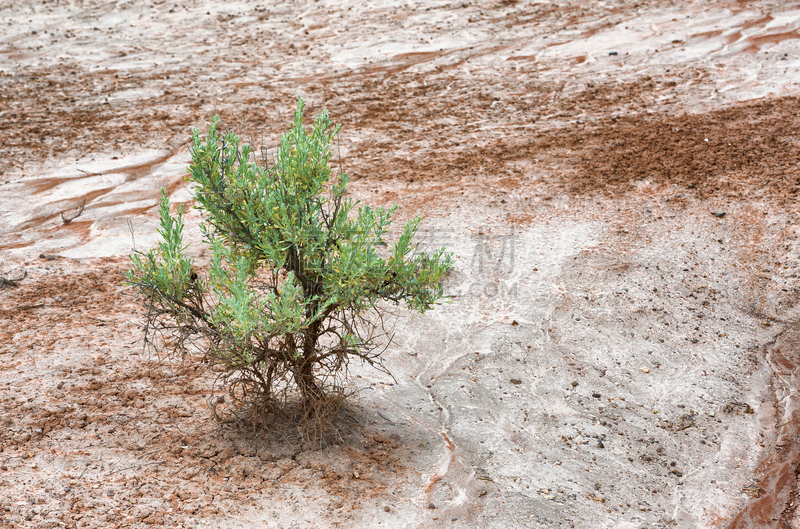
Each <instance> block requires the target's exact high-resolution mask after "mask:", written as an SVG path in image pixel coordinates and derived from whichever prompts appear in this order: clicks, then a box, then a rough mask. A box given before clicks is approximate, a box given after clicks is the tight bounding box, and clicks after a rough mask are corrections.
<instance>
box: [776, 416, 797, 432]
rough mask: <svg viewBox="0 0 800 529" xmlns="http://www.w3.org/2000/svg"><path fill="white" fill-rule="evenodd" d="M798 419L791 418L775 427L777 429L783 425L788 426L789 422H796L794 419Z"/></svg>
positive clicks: (795, 418)
mask: <svg viewBox="0 0 800 529" xmlns="http://www.w3.org/2000/svg"><path fill="white" fill-rule="evenodd" d="M796 420H797V417H794V418H793V419H789V420H788V421H786V422H782V423H780V424H779V425H777V426H776V427H775V429H776V430H777V429H778V428H780V427H781V426H786V425H787V424H789V423H790V422H794V421H796Z"/></svg>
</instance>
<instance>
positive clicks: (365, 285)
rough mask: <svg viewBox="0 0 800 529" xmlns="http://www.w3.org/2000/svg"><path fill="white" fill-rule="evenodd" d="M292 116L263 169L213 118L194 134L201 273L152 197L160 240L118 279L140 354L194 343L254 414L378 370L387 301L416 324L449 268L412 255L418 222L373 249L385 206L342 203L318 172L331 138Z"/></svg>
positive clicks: (318, 397) (315, 399)
mask: <svg viewBox="0 0 800 529" xmlns="http://www.w3.org/2000/svg"><path fill="white" fill-rule="evenodd" d="M303 109H304V101H303V99H302V98H300V99H298V103H297V109H296V111H295V113H294V122H293V123H292V126H291V128H290V130H289V132H288V133H286V134H283V135H282V136H281V138H280V144H279V147H278V150H277V154H276V155H275V157H274V159H273V160H271V161H270V160H267V159H265V157H264V158H262V163H257V162H256V161H254V160H255V156H253V151H252V149H251V147H249V146H240V138H239V137H238V136H236V135H234V134H232V133H225V134H221V133H220V132H219V131H218V117H216V116H215V117H214V119H213V121H212V123H211V124H210V125H209V126H208V137H207V138H205V140H201V139H200V134H199V132H198V131H197V130H196V129H195V130H194V134H193V148H192V151H191V154H192V163H191V165H190V167H189V173H190V175H189V177H188V178H189V180H190V181H192V182H194V184H196V185H195V189H194V194H195V199H196V201H197V206H196V207H197V208H199V209H200V210H201V211H202V212H203V219H204V220H203V222H202V224H201V230H202V234H203V238H204V242H205V243H206V244H208V245H209V246H210V248H211V250H212V252H211V253H212V256H211V260H210V265H209V266H208V267H207V273H201V270H200V269H199V267H198V266H196V265H195V264H194V262H193V260H192V259H191V258H189V257H187V256H186V254H185V250H186V248H187V246H186V245H185V244H184V242H183V228H184V226H183V220H182V216H183V207H182V206H181V207H178V208H177V216H176V217H172V216H171V215H170V204H169V200H168V199H167V196H166V191H165V190H163V189H162V194H161V201H160V210H159V211H160V215H161V228H160V230H159V233H160V235H161V237H162V239H163V240H162V242H160V243H159V245H158V247H157V248H155V249H152V250H150V251H148V252H134V253H133V254H132V255H131V260H132V267H131V270H130V271H129V272H127V274H126V281H127V284H129V285H133V286H134V287H136V289H137V291H138V292H139V294H141V298H140V299H142V302H143V304H144V307H145V309H146V314H147V325H146V328H145V340H146V343H147V344H149V345H151V346H154V347H155V348H156V350H157V351H159V352H160V351H163V350H165V349H166V350H167V351H168V352H174V351H181V352H183V351H185V349H186V347H187V346H188V344H190V343H191V344H194V345H195V346H197V347H198V348H199V350H200V351H201V352H202V353H204V355H205V357H206V359H207V360H211V361H213V363H215V364H216V365H217V366H218V368H219V369H220V371H221V373H222V376H223V378H224V379H225V383H226V386H227V388H228V390H229V392H230V395H231V396H232V397H233V398H234V400H235V401H239V402H240V403H247V404H249V405H250V406H248V409H250V410H251V411H254V412H255V413H256V415H258V414H259V413H263V412H265V411H270V410H274V409H280V408H281V407H282V406H285V405H286V404H287V403H288V402H289V401H292V402H299V403H300V404H301V406H302V408H303V410H304V412H305V413H306V415H308V414H310V413H314V410H318V409H319V407H320V403H324V402H325V401H326V399H329V398H330V396H331V395H334V394H341V392H342V388H343V382H344V380H345V378H346V376H347V367H348V364H349V362H350V361H351V360H352V359H359V360H362V361H364V362H367V363H369V364H371V365H372V366H375V367H377V368H379V369H384V368H383V364H382V362H381V358H380V354H381V353H382V352H383V351H384V350H385V346H386V345H387V344H388V343H389V341H390V339H391V336H390V335H389V334H388V333H387V332H386V331H385V330H384V329H385V327H384V326H383V316H384V315H385V314H386V307H387V302H393V303H395V304H398V303H403V304H404V305H405V306H407V307H408V308H410V309H412V310H415V311H419V312H425V311H426V310H428V309H430V308H432V307H433V306H434V304H436V302H437V301H438V300H440V299H441V298H442V297H443V292H442V285H441V280H442V278H443V276H444V275H445V274H446V273H447V272H448V271H449V270H450V269H451V268H452V266H453V259H452V255H451V254H449V253H447V252H445V250H444V248H442V249H439V250H438V251H436V252H434V253H432V254H427V253H424V252H421V251H419V249H418V246H417V245H415V244H414V243H413V242H412V239H413V237H414V235H415V233H416V231H417V228H418V226H419V222H420V219H419V218H415V219H413V220H411V221H409V222H408V223H407V224H406V225H405V228H404V229H403V230H402V232H401V233H400V235H399V237H398V238H397V241H396V242H395V243H394V244H393V245H391V246H388V245H387V244H386V242H385V241H384V237H385V236H386V235H387V231H388V229H389V227H390V224H391V222H392V220H391V219H392V215H393V214H394V212H395V211H396V209H397V206H396V205H395V206H393V207H391V208H389V209H386V208H383V207H377V208H370V207H368V206H362V205H360V203H359V202H358V201H354V200H353V199H351V198H348V197H347V184H348V181H349V178H348V176H347V174H344V173H338V174H332V170H331V166H330V163H329V162H330V157H331V145H332V142H333V140H334V137H335V136H336V134H337V133H338V132H339V129H340V125H336V126H334V125H332V124H331V122H330V120H329V118H328V113H327V111H323V112H322V113H320V114H319V116H318V117H317V120H316V122H315V123H314V124H313V127H312V128H311V131H310V132H306V131H305V130H304V128H303ZM262 155H263V153H262ZM276 407H277V408H276Z"/></svg>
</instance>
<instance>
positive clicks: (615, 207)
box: [0, 0, 800, 528]
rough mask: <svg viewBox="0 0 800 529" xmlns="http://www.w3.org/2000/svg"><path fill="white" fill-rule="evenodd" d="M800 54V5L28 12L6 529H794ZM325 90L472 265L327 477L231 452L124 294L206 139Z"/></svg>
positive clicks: (7, 308) (272, 448)
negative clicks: (134, 260) (150, 343)
mask: <svg viewBox="0 0 800 529" xmlns="http://www.w3.org/2000/svg"><path fill="white" fill-rule="evenodd" d="M799 31H800V5H798V4H797V3H796V2H789V1H772V2H767V1H763V2H747V1H739V2H707V1H703V2H700V1H686V2H673V1H667V0H664V1H648V0H642V1H639V2H636V3H634V2H621V1H606V2H600V1H564V2H558V3H551V2H530V1H513V0H511V1H506V0H503V1H473V2H415V1H404V2H399V1H397V2H394V1H382V2H374V3H365V2H348V1H345V2H327V1H324V0H320V1H298V2H292V3H282V4H277V3H269V2H260V3H259V2H244V1H238V2H236V1H234V2H225V3H222V2H210V1H207V0H194V1H185V2H172V1H164V0H162V1H158V0H155V1H150V2H134V1H127V2H126V1H124V0H119V1H100V0H86V1H81V2H74V1H73V2H64V1H55V0H54V1H49V2H16V1H15V2H12V1H0V42H2V46H0V118H2V122H3V123H4V124H6V127H5V129H4V130H5V134H4V135H3V136H4V139H3V142H2V144H0V153H2V156H0V278H2V279H0V358H2V360H3V361H2V362H1V364H2V366H0V421H2V423H3V424H2V426H3V429H2V430H0V432H1V433H0V524H3V526H7V527H146V526H159V527H204V526H207V527H284V528H288V527H309V526H312V525H315V526H320V527H377V526H386V527H439V526H442V527H444V526H447V527H477V526H482V527H487V528H493V527H497V528H501V527H502V528H506V527H537V528H538V527H553V528H555V527H598V528H600V527H603V528H605V527H608V528H612V527H613V528H639V527H684V528H694V527H741V528H744V527H787V526H788V527H800V517H798V515H797V513H796V512H795V509H796V506H797V487H798V484H797V477H796V475H797V470H798V457H799V456H800V445H798V443H797V437H798V435H799V434H800V420H798V419H800V404H799V403H798V392H797V390H798V388H799V387H800V382H798V380H797V378H796V373H797V366H798V363H799V362H800V360H799V359H798V353H799V352H800V348H799V346H798V344H799V343H800V325H799V324H798V321H799V320H798V308H797V296H798V291H799V290H798V287H800V285H798V277H797V273H798V262H799V256H800V242H798V228H797V222H798V211H797V199H798V195H800V165H798V160H800V156H799V155H800V139H799V138H800V136H799V132H800V113H798V108H800V105H799V103H800V72H799V70H800V33H798V32H799ZM298 95H303V96H304V97H306V98H307V99H308V101H309V114H311V113H315V112H316V111H318V110H319V109H321V108H327V109H329V111H330V113H331V115H332V118H333V119H334V120H335V121H337V122H341V123H343V124H344V126H345V128H344V129H343V131H342V134H341V144H340V145H339V154H340V156H341V160H342V163H343V166H344V168H345V170H346V171H347V172H349V173H350V174H351V175H352V176H353V178H354V182H353V184H352V187H351V190H352V193H353V195H354V196H356V197H357V198H359V199H361V200H363V201H365V202H368V203H372V204H387V203H399V204H400V206H401V207H400V211H399V216H400V218H401V219H404V218H408V217H410V216H414V215H417V214H421V215H423V216H424V217H425V219H426V220H425V224H424V230H423V234H422V235H423V236H424V238H425V240H426V241H427V242H428V243H429V244H432V245H441V244H445V245H447V246H448V247H449V248H451V249H452V250H453V251H454V252H455V253H456V255H457V257H458V259H457V262H458V265H457V268H456V271H455V273H454V274H453V276H452V277H451V278H450V279H449V280H448V281H449V283H448V285H447V288H448V292H449V293H450V294H451V295H453V302H452V303H450V304H447V305H445V306H442V307H440V308H438V309H437V310H435V311H433V312H431V313H429V314H426V315H425V316H424V317H419V316H417V317H415V318H414V319H413V321H412V320H411V318H410V317H407V316H402V317H401V318H400V319H399V320H398V323H397V328H396V329H397V336H396V343H395V344H394V345H393V346H392V347H391V348H390V349H389V351H387V353H386V361H387V365H388V367H389V368H390V370H391V372H392V373H393V374H394V379H391V378H388V377H382V376H380V375H379V374H377V373H375V372H371V371H369V370H367V369H363V370H362V369H356V370H355V371H354V372H353V388H354V389H356V390H358V391H359V394H358V395H359V396H358V398H357V399H356V400H355V401H354V403H353V408H352V410H351V411H350V417H351V419H352V420H353V423H354V424H353V426H352V427H350V428H347V429H344V430H342V442H341V443H339V444H336V445H331V446H325V447H320V446H314V445H308V444H305V443H302V442H299V441H298V440H297V439H295V438H294V437H292V435H291V430H280V432H278V433H281V432H282V433H283V437H281V435H278V433H275V432H273V434H272V435H267V436H262V437H260V438H253V437H252V436H250V435H248V434H247V432H244V431H242V430H240V429H237V428H235V427H233V426H231V425H224V426H221V425H219V424H217V423H216V422H214V420H213V419H212V418H211V412H210V410H209V405H208V399H216V398H217V396H218V395H219V391H218V390H217V391H216V393H215V379H214V374H213V373H209V372H208V371H207V370H204V369H203V368H202V365H197V364H196V363H192V362H186V363H183V364H181V363H178V362H166V361H165V362H159V360H158V359H157V358H153V357H149V356H147V355H146V354H144V352H143V349H142V343H141V337H142V336H141V321H140V319H141V315H140V311H139V309H138V307H137V306H136V305H135V303H133V301H132V300H131V299H130V298H129V297H127V295H126V291H125V289H124V288H123V287H122V286H121V271H122V270H124V269H125V267H126V266H127V264H126V257H125V256H126V255H127V253H128V252H129V251H130V249H131V247H132V241H131V230H133V232H134V234H135V243H136V245H137V247H147V246H149V245H151V244H153V242H154V241H155V227H156V208H155V205H156V200H157V196H158V193H159V189H160V187H161V186H166V187H167V188H168V190H169V191H170V194H171V196H172V197H173V200H175V201H179V202H190V201H191V189H190V188H188V187H187V185H186V183H185V182H184V181H183V176H184V174H185V166H186V163H187V159H188V154H187V150H186V147H187V142H188V139H189V135H190V129H191V128H192V127H203V126H204V124H205V123H206V122H207V121H209V119H210V117H211V116H212V115H213V114H215V113H219V114H220V115H221V116H222V120H223V123H224V125H225V126H226V127H228V128H230V129H233V130H235V131H237V132H239V133H240V134H242V135H243V136H244V137H245V138H248V139H252V142H254V143H257V144H262V145H267V146H271V145H274V144H275V142H276V137H277V134H278V133H279V132H281V131H282V130H283V129H284V128H285V127H286V124H287V123H288V122H289V120H290V115H291V114H290V113H291V108H292V106H293V104H294V100H295V98H296V97H297V96H298ZM82 205H83V209H81V206H82ZM79 211H80V215H79V216H77V217H75V215H77V213H78V212H79ZM72 217H75V218H74V220H71V221H69V222H67V220H68V219H70V218H72ZM189 221H190V224H191V225H196V223H197V221H198V216H197V213H196V212H193V213H192V214H191V215H190V218H189ZM192 237H193V240H194V241H197V240H199V236H198V234H197V233H196V232H194V234H193V235H192ZM196 251H197V255H198V257H202V252H201V251H200V250H196ZM221 404H223V405H224V404H225V403H221ZM277 431H278V429H276V432H277Z"/></svg>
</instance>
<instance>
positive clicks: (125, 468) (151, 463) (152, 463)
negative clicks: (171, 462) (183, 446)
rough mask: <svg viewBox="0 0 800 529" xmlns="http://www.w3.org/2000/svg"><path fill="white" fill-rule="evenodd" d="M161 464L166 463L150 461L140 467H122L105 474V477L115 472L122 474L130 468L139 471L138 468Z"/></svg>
mask: <svg viewBox="0 0 800 529" xmlns="http://www.w3.org/2000/svg"><path fill="white" fill-rule="evenodd" d="M163 463H166V461H151V462H149V463H142V464H141V465H131V466H129V467H123V468H119V469H117V470H112V471H111V472H109V473H108V474H106V476H110V475H111V474H114V473H116V472H122V471H123V470H130V469H132V468H136V469H139V468H142V467H146V466H149V465H161V464H163Z"/></svg>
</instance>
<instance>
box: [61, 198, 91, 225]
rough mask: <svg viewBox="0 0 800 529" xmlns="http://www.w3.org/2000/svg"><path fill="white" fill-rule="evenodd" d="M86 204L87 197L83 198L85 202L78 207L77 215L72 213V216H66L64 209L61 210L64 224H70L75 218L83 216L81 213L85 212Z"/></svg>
mask: <svg viewBox="0 0 800 529" xmlns="http://www.w3.org/2000/svg"><path fill="white" fill-rule="evenodd" d="M84 206H86V199H85V198H84V199H83V202H81V207H80V208H78V212H77V213H76V214H75V215H72V216H71V217H69V218H67V217H65V216H64V212H63V211H62V212H61V220H63V221H64V224H69V223H70V222H72V221H73V220H75V219H77V218H78V217H80V216H81V213H83V208H84Z"/></svg>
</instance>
